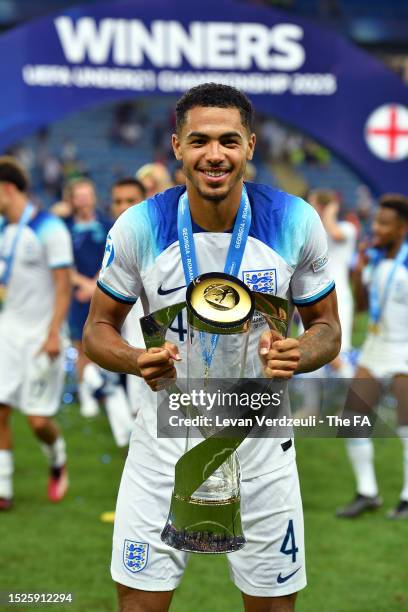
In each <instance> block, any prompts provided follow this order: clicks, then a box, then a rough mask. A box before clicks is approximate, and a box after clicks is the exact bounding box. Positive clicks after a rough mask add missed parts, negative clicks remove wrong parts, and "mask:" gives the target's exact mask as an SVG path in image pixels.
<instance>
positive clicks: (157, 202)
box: [98, 183, 334, 478]
mask: <svg viewBox="0 0 408 612" xmlns="http://www.w3.org/2000/svg"><path fill="white" fill-rule="evenodd" d="M184 189H185V188H184V187H175V188H173V189H169V190H168V191H165V192H164V193H161V194H158V195H157V196H155V197H154V198H151V199H149V200H147V201H145V202H143V203H141V204H139V205H138V206H134V207H131V208H129V209H128V210H127V211H126V212H125V213H123V215H121V217H119V219H118V220H117V221H116V223H115V225H114V226H113V228H112V229H111V231H110V233H109V236H108V239H107V244H106V253H105V257H104V262H103V265H102V269H101V273H100V277H99V281H98V286H99V288H100V289H101V290H102V291H103V292H105V293H106V294H107V295H109V296H110V297H112V298H113V299H115V300H118V301H120V302H124V303H129V304H133V303H134V302H135V301H136V299H137V298H139V297H140V298H141V302H142V304H143V307H144V311H145V313H146V314H147V313H149V312H154V311H156V310H159V309H161V308H163V307H165V306H169V305H173V304H176V303H178V302H182V301H184V300H185V295H186V280H185V277H184V271H183V265H182V260H181V253H180V248H179V242H178V234H177V208H178V200H179V197H180V195H181V194H182V193H183V191H184ZM247 192H248V197H249V200H250V203H251V210H252V222H251V227H250V231H249V236H248V241H247V243H246V246H245V251H244V255H243V259H242V263H241V267H240V269H239V273H238V275H237V276H238V277H239V278H240V279H241V280H242V281H243V282H244V283H246V284H247V285H248V286H249V287H250V289H252V290H254V291H259V292H264V293H269V294H273V295H277V296H279V297H282V298H285V299H287V300H288V301H289V303H290V307H291V310H293V304H296V305H299V306H304V305H310V304H313V303H315V302H317V301H319V300H321V299H323V298H324V297H326V296H327V295H328V294H329V293H330V292H331V291H332V290H333V289H334V282H333V280H332V278H331V276H330V272H329V270H328V266H327V262H328V254H327V239H326V233H325V231H324V229H323V226H322V223H321V221H320V218H319V216H318V214H317V213H316V212H315V211H314V209H313V208H312V207H311V206H310V205H309V204H307V203H306V202H304V201H303V200H301V199H300V198H297V197H294V196H291V195H288V194H286V193H284V192H281V191H277V190H273V189H271V188H269V187H267V186H264V185H256V184H253V183H248V184H247ZM192 225H193V233H194V243H195V249H196V254H197V260H198V270H199V273H200V274H202V273H205V272H222V271H223V269H224V264H225V260H226V256H227V251H228V247H229V244H230V241H231V233H229V232H208V231H206V230H204V229H202V228H200V227H198V226H197V225H196V224H195V223H194V222H193V223H192ZM261 331H262V329H258V330H257V333H256V334H255V333H254V334H251V337H250V342H249V349H248V363H249V365H248V367H249V368H252V375H253V376H261V372H262V368H261V363H260V359H259V356H258V336H259V334H260V333H261ZM186 334H187V325H186V316H185V313H183V314H182V315H181V316H180V317H178V318H177V319H176V320H175V321H174V322H173V324H172V325H171V328H170V331H169V333H168V335H167V339H168V340H170V341H172V342H174V343H175V344H176V345H177V346H178V347H179V350H180V354H181V357H182V362H181V363H180V364H177V372H178V376H181V377H183V376H185V364H186V342H185V338H186ZM149 397H150V401H145V405H144V406H142V408H141V410H140V411H139V413H138V417H137V419H136V426H135V430H134V432H133V435H132V445H131V452H134V453H138V460H139V462H140V463H142V464H144V465H147V466H150V467H152V466H153V465H154V466H155V467H156V469H157V470H160V471H165V472H168V473H173V470H174V464H175V462H176V461H177V459H178V458H179V457H180V455H181V454H182V453H183V452H184V445H185V441H184V440H181V439H164V438H157V421H156V400H155V394H154V393H152V392H149ZM281 443H282V440H278V439H273V438H272V439H271V438H267V439H262V440H260V439H247V440H245V441H244V442H243V443H242V445H241V446H240V447H239V449H238V455H239V458H240V462H241V468H242V472H243V475H244V477H246V478H250V477H252V476H255V475H259V474H262V473H267V472H269V471H272V470H274V469H276V468H278V467H280V466H281V465H283V464H284V463H286V462H287V461H289V460H292V458H293V447H292V449H291V450H290V451H289V452H285V451H284V450H283V449H282V447H281Z"/></svg>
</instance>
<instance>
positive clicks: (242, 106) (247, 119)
mask: <svg viewBox="0 0 408 612" xmlns="http://www.w3.org/2000/svg"><path fill="white" fill-rule="evenodd" d="M196 106H204V107H209V106H214V107H218V108H237V109H238V110H239V113H240V115H241V121H242V125H244V126H245V128H246V129H247V130H248V132H251V131H252V123H253V117H254V110H253V108H252V104H251V102H250V101H249V99H248V98H247V97H246V95H245V94H244V93H242V91H239V89H235V87H230V86H229V85H221V84H220V83H203V84H202V85H197V87H192V88H191V89H189V90H188V91H186V92H185V94H183V95H182V96H181V98H179V100H178V101H177V104H176V130H177V133H178V134H179V133H180V131H181V129H182V127H183V125H184V122H185V119H186V113H187V111H189V110H190V109H192V108H194V107H196Z"/></svg>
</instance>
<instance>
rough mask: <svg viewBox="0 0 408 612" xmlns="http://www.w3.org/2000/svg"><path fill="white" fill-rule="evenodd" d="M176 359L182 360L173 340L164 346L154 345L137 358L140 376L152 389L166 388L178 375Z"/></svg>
mask: <svg viewBox="0 0 408 612" xmlns="http://www.w3.org/2000/svg"><path fill="white" fill-rule="evenodd" d="M175 361H181V357H180V354H179V351H178V348H177V346H176V345H175V344H172V343H171V342H165V344H164V345H163V346H157V347H152V348H150V349H148V350H147V351H145V352H143V353H141V354H140V355H139V357H138V358H137V366H138V368H139V372H140V376H141V377H142V378H143V379H144V380H145V381H146V382H147V384H148V385H149V387H150V388H151V389H152V391H160V390H161V389H164V388H165V387H166V386H167V385H168V384H169V382H174V381H175V380H176V377H177V373H176V368H175V367H174V362H175Z"/></svg>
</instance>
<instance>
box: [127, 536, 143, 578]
mask: <svg viewBox="0 0 408 612" xmlns="http://www.w3.org/2000/svg"><path fill="white" fill-rule="evenodd" d="M148 556H149V544H146V542H135V541H134V540H125V542H124V544H123V564H124V566H125V567H126V569H128V570H129V571H130V572H132V574H136V572H141V571H142V569H144V568H145V567H146V564H147V559H148Z"/></svg>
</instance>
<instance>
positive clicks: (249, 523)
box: [227, 459, 306, 612]
mask: <svg viewBox="0 0 408 612" xmlns="http://www.w3.org/2000/svg"><path fill="white" fill-rule="evenodd" d="M241 516H242V527H243V531H244V535H245V537H246V539H247V543H246V545H245V546H244V548H243V549H242V550H239V551H237V552H234V553H233V554H231V555H228V556H227V559H228V563H229V565H230V574H231V578H232V581H233V582H234V584H235V585H236V586H237V587H238V588H239V589H240V591H241V593H242V597H243V601H244V606H245V610H246V611H247V612H269V611H271V612H278V611H282V612H291V611H292V610H294V605H295V600H296V593H297V592H298V591H299V590H301V589H303V588H304V587H305V586H306V569H305V550H304V536H303V511H302V500H301V496H300V488H299V480H298V475H297V468H296V462H295V460H294V459H293V460H291V461H290V462H289V463H288V464H287V465H284V466H282V467H281V468H278V469H277V470H275V471H274V472H270V473H268V474H263V475H261V476H257V477H255V478H252V479H248V480H243V481H242V482H241Z"/></svg>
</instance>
